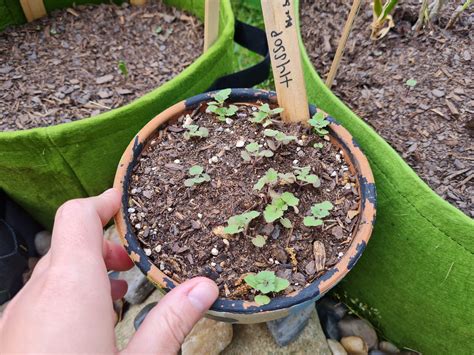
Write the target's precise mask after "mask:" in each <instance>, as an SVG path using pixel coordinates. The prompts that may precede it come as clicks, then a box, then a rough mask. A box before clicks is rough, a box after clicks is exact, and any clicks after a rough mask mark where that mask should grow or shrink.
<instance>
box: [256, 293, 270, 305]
mask: <svg viewBox="0 0 474 355" xmlns="http://www.w3.org/2000/svg"><path fill="white" fill-rule="evenodd" d="M254 300H255V303H256V304H258V305H259V306H264V305H266V304H269V303H270V297H268V296H265V295H257V296H255V298H254Z"/></svg>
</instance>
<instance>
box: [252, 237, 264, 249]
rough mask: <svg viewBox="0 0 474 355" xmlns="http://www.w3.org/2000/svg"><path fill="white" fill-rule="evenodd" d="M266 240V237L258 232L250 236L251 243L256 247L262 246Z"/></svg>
mask: <svg viewBox="0 0 474 355" xmlns="http://www.w3.org/2000/svg"><path fill="white" fill-rule="evenodd" d="M266 242H267V238H266V237H265V236H263V235H260V234H259V235H257V236H256V237H254V238H252V244H253V245H255V246H256V247H257V248H262V247H263V246H264V245H265V243H266Z"/></svg>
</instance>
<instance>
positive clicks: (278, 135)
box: [263, 129, 296, 144]
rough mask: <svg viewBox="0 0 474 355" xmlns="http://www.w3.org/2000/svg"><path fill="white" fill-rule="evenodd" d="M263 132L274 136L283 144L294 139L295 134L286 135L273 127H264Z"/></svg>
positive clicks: (268, 135)
mask: <svg viewBox="0 0 474 355" xmlns="http://www.w3.org/2000/svg"><path fill="white" fill-rule="evenodd" d="M263 134H264V135H265V136H267V137H272V138H275V139H276V140H277V141H278V142H282V143H284V144H287V143H289V142H291V141H295V140H296V137H295V136H287V135H286V134H285V133H283V132H280V131H277V130H274V129H266V130H264V131H263Z"/></svg>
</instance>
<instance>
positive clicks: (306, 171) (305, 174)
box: [295, 166, 321, 187]
mask: <svg viewBox="0 0 474 355" xmlns="http://www.w3.org/2000/svg"><path fill="white" fill-rule="evenodd" d="M310 171H311V167H310V166H305V167H303V168H297V169H296V170H295V175H296V178H297V179H298V180H299V181H303V182H305V183H307V184H312V185H313V186H314V187H319V186H321V181H320V180H319V177H317V176H316V175H313V174H310Z"/></svg>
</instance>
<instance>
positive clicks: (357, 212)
mask: <svg viewBox="0 0 474 355" xmlns="http://www.w3.org/2000/svg"><path fill="white" fill-rule="evenodd" d="M358 214H359V210H352V211H348V212H347V217H348V218H349V219H352V218H354V217H355V216H357V215H358Z"/></svg>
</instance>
